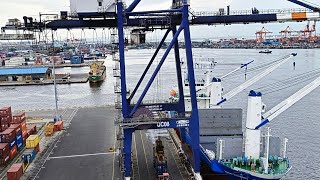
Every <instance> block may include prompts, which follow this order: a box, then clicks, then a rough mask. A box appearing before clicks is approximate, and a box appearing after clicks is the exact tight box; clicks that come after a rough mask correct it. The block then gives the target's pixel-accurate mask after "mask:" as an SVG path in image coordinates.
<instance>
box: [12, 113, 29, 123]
mask: <svg viewBox="0 0 320 180" xmlns="http://www.w3.org/2000/svg"><path fill="white" fill-rule="evenodd" d="M24 120H26V113H24V112H23V113H20V114H17V115H14V116H12V121H11V123H17V124H18V123H19V124H20V123H21V122H22V121H24Z"/></svg>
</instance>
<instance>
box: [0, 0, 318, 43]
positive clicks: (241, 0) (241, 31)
mask: <svg viewBox="0 0 320 180" xmlns="http://www.w3.org/2000/svg"><path fill="white" fill-rule="evenodd" d="M92 1H96V0H92ZM132 1H133V0H127V1H126V3H127V4H130V3H131V2H132ZM0 2H1V3H0V4H1V8H0V25H1V26H2V25H4V24H5V23H6V21H7V19H9V18H16V17H17V18H19V19H22V17H23V16H25V15H27V16H34V17H35V18H36V19H38V18H37V16H38V14H39V12H42V13H58V12H59V11H61V10H69V0H0ZM308 2H311V3H317V1H316V0H308ZM170 3H171V0H142V2H141V3H140V4H139V5H138V6H137V8H136V10H151V9H168V8H169V6H170ZM229 4H230V7H231V10H250V9H251V8H252V7H257V8H258V9H290V8H301V7H300V6H297V5H295V4H293V3H291V2H288V1H287V0H191V8H193V9H194V10H195V11H217V10H218V9H219V8H223V7H226V6H227V5H229ZM318 4H320V3H318ZM305 24H306V22H302V23H281V24H280V23H270V24H263V25H262V24H253V25H231V26H223V25H218V26H209V27H207V26H201V27H193V28H192V29H191V30H192V37H193V38H213V37H241V36H242V37H247V36H254V32H255V31H256V30H258V29H261V28H262V27H263V26H265V27H266V28H267V29H269V30H270V31H273V32H275V33H278V32H279V31H280V30H281V29H284V28H285V27H287V26H288V25H290V26H291V27H292V28H293V29H295V30H301V29H303V28H304V26H305ZM317 29H318V28H317Z"/></svg>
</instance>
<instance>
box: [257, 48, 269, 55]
mask: <svg viewBox="0 0 320 180" xmlns="http://www.w3.org/2000/svg"><path fill="white" fill-rule="evenodd" d="M259 53H265V54H270V53H272V51H270V50H269V49H266V50H264V51H259Z"/></svg>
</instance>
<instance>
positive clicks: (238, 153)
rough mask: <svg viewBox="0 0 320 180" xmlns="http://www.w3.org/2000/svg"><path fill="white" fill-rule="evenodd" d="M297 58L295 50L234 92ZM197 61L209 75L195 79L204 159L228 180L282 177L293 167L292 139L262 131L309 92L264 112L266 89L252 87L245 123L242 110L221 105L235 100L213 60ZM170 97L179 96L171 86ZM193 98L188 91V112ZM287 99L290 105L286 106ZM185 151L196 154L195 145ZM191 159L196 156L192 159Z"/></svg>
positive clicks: (190, 154) (201, 154)
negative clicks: (289, 151) (214, 72)
mask: <svg viewBox="0 0 320 180" xmlns="http://www.w3.org/2000/svg"><path fill="white" fill-rule="evenodd" d="M293 56H296V54H295V53H292V54H291V55H290V56H286V57H284V58H281V59H279V62H278V63H275V64H273V65H272V66H270V67H269V68H267V69H266V70H264V71H262V72H261V73H260V74H258V75H257V77H259V78H256V77H253V78H252V79H249V80H247V81H246V82H245V83H244V84H241V85H240V86H239V87H241V89H238V88H235V90H236V91H234V90H232V91H231V94H233V95H235V94H237V93H239V92H240V90H243V89H245V88H246V87H248V86H249V85H251V84H253V83H254V82H256V81H258V80H259V79H261V78H262V77H264V75H267V74H269V73H270V72H272V71H273V70H275V69H276V68H277V67H279V66H280V65H281V64H283V63H285V62H286V61H287V60H289V59H290V58H291V57H293ZM195 63H196V64H197V65H198V66H195V69H194V71H195V74H197V71H200V70H201V71H202V73H199V74H202V75H205V77H200V76H198V78H196V86H197V87H196V89H197V100H198V108H199V120H200V145H201V146H200V147H201V151H200V157H201V161H202V162H204V163H205V164H206V166H207V167H208V168H209V169H210V171H212V172H213V173H215V174H221V175H224V176H226V177H228V179H263V180H267V179H281V178H283V177H284V176H285V175H286V174H287V173H288V172H289V171H290V169H291V167H292V166H291V165H290V162H289V159H288V157H287V143H288V139H286V138H284V139H280V137H274V136H271V135H270V129H269V128H264V129H262V128H261V127H262V126H264V125H265V124H266V123H267V122H269V120H272V119H273V118H275V117H276V116H277V115H279V114H280V113H281V112H283V111H284V110H285V109H283V108H289V107H290V106H291V105H292V104H293V103H295V102H296V101H297V100H298V99H297V97H299V98H302V97H303V96H304V95H305V94H302V95H297V93H296V94H294V95H292V96H291V97H289V98H288V99H286V100H284V101H283V102H282V103H280V104H279V105H277V106H275V107H274V108H272V109H271V110H269V111H268V112H265V110H266V107H265V105H264V104H263V103H262V98H261V97H262V93H260V92H257V91H254V90H251V91H250V93H249V95H248V107H247V117H246V119H245V123H243V117H242V109H240V108H222V107H221V105H220V104H221V102H224V101H226V99H225V97H228V98H231V96H229V94H230V93H229V92H228V93H226V94H225V96H224V97H222V94H223V93H222V89H223V88H222V85H221V79H220V78H215V77H212V76H213V75H212V69H213V68H214V66H215V65H214V64H215V63H214V60H210V61H202V62H195ZM199 64H202V65H201V66H200V65H199ZM182 67H183V66H182ZM197 67H199V68H197ZM241 67H244V66H243V64H241ZM203 71H205V73H203ZM233 72H234V71H233ZM184 76H185V78H184V79H185V80H184V88H185V90H186V91H185V92H188V91H187V88H188V86H189V85H188V78H187V77H188V76H187V74H184ZM247 82H251V84H250V83H249V84H246V83H247ZM309 86H310V85H309ZM313 88H314V87H313ZM309 89H310V87H309ZM299 92H302V91H301V90H300V91H299ZM170 95H171V97H170V99H171V101H173V102H174V101H178V99H179V98H178V97H179V94H178V93H177V90H176V89H173V90H171V91H170ZM228 98H227V99H228ZM290 98H294V99H295V100H291V99H290ZM190 102H191V101H190V96H188V94H186V95H185V107H186V111H190V110H191V103H190ZM288 102H289V103H290V104H286V105H284V103H288ZM243 124H244V127H243ZM179 133H180V132H178V134H179ZM185 137H186V142H187V143H190V142H191V140H190V137H189V135H188V133H186V134H185ZM184 151H185V152H187V153H186V155H187V156H192V153H190V149H189V150H188V148H187V149H186V148H184ZM188 151H189V153H188ZM189 158H191V159H192V157H189ZM209 179H210V178H209Z"/></svg>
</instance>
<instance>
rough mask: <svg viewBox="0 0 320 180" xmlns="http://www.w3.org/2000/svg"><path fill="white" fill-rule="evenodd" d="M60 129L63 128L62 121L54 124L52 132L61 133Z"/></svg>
mask: <svg viewBox="0 0 320 180" xmlns="http://www.w3.org/2000/svg"><path fill="white" fill-rule="evenodd" d="M62 128H63V121H57V122H56V123H55V124H54V128H53V130H54V131H61V130H62Z"/></svg>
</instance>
